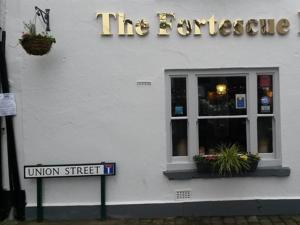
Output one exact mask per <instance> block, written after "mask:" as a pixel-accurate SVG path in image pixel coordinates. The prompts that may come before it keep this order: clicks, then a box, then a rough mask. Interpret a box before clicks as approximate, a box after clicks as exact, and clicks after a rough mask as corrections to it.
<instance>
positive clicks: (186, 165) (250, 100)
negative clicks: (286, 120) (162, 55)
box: [164, 67, 282, 176]
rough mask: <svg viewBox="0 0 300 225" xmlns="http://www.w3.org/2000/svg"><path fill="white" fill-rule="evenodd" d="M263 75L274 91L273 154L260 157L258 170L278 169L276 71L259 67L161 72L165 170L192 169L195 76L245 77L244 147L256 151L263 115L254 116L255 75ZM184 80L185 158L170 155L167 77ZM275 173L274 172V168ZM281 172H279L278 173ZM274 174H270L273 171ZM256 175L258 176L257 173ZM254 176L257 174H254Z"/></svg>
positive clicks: (195, 104) (278, 106)
mask: <svg viewBox="0 0 300 225" xmlns="http://www.w3.org/2000/svg"><path fill="white" fill-rule="evenodd" d="M260 74H267V75H272V76H273V91H274V111H273V114H272V116H273V120H274V126H273V132H274V134H273V153H263V154H260V156H261V158H262V160H261V162H260V163H259V168H261V169H263V168H265V167H266V168H275V167H276V168H281V167H280V166H281V165H282V160H281V159H282V157H281V134H280V102H279V97H280V96H279V92H280V90H279V68H277V67H260V68H256V67H255V68H220V69H218V68H217V69H214V68H210V69H167V70H165V75H166V76H165V78H166V113H167V114H166V118H167V120H166V127H167V135H166V136H167V149H168V150H167V165H166V166H167V168H166V169H167V171H165V172H164V173H168V172H171V171H183V173H184V172H186V171H191V170H194V169H195V164H194V162H193V156H194V155H196V154H198V152H197V147H198V146H197V144H198V140H197V138H198V137H197V136H198V133H197V125H196V124H197V122H196V121H197V117H198V110H197V108H198V102H197V94H198V93H197V87H196V85H195V84H196V82H195V81H196V79H197V77H209V76H240V75H243V76H246V78H247V108H248V111H247V120H248V128H247V129H248V134H247V139H248V142H247V146H248V149H247V150H248V151H249V152H251V153H256V152H257V148H258V146H257V124H256V120H257V118H258V117H261V116H264V115H259V114H258V113H257V91H256V90H257V75H260ZM171 77H185V78H186V79H187V118H188V125H189V126H188V155H187V156H172V143H171V137H170V133H171V130H170V120H171V117H170V116H171V111H170V90H171V89H170V78H171ZM275 171H278V169H276V170H275ZM280 171H281V170H280ZM273 172H274V171H273ZM259 174H260V173H259ZM257 176H258V175H257Z"/></svg>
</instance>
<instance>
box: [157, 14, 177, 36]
mask: <svg viewBox="0 0 300 225" xmlns="http://www.w3.org/2000/svg"><path fill="white" fill-rule="evenodd" d="M157 16H158V19H159V32H158V35H159V36H168V35H169V32H168V31H169V30H171V29H172V20H173V19H175V15H174V13H158V14H157Z"/></svg>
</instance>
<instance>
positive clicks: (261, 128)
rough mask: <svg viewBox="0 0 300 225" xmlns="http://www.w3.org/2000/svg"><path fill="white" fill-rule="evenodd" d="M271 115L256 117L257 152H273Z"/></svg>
mask: <svg viewBox="0 0 300 225" xmlns="http://www.w3.org/2000/svg"><path fill="white" fill-rule="evenodd" d="M272 120H273V118H272V117H258V118H257V142H258V152H259V153H272V152H273V131H272V127H273V126H272Z"/></svg>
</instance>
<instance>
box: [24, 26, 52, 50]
mask: <svg viewBox="0 0 300 225" xmlns="http://www.w3.org/2000/svg"><path fill="white" fill-rule="evenodd" d="M24 28H25V32H24V33H23V35H22V37H21V39H19V42H20V44H21V45H22V47H23V48H24V50H25V51H26V52H27V53H28V54H30V55H45V54H47V53H48V52H49V51H50V49H51V46H52V44H53V43H55V42H56V41H55V38H54V37H52V36H51V35H49V34H48V33H47V32H42V33H38V34H37V33H36V26H35V24H34V23H32V22H29V23H24Z"/></svg>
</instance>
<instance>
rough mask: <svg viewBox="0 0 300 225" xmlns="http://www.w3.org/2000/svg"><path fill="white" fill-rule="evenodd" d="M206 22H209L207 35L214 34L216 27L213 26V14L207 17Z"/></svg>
mask: <svg viewBox="0 0 300 225" xmlns="http://www.w3.org/2000/svg"><path fill="white" fill-rule="evenodd" d="M208 24H209V29H208V30H209V35H211V36H214V35H216V34H217V32H216V27H215V25H216V21H215V17H214V16H212V17H210V18H209V19H208Z"/></svg>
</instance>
